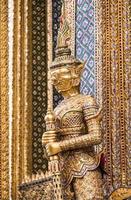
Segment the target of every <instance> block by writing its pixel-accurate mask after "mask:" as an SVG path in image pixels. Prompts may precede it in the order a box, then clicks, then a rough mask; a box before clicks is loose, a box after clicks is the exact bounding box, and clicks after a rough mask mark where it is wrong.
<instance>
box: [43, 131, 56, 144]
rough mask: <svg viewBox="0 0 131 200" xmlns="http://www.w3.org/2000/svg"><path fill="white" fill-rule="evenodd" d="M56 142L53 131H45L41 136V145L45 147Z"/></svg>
mask: <svg viewBox="0 0 131 200" xmlns="http://www.w3.org/2000/svg"><path fill="white" fill-rule="evenodd" d="M53 141H56V132H55V131H47V132H45V133H44V134H43V136H42V144H43V145H44V146H45V145H46V144H48V143H51V142H53Z"/></svg>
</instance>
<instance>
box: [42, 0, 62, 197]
mask: <svg viewBox="0 0 131 200" xmlns="http://www.w3.org/2000/svg"><path fill="white" fill-rule="evenodd" d="M47 12H48V15H47V52H48V53H47V54H48V74H47V76H48V78H47V81H48V82H47V97H48V102H47V114H46V116H45V123H46V132H48V131H49V134H48V136H47V140H48V142H49V143H50V142H55V141H56V136H57V133H56V127H55V116H54V113H53V87H52V82H51V73H50V66H51V64H52V44H53V43H52V42H53V41H52V31H51V30H52V0H48V1H47ZM49 166H50V169H49V170H51V173H52V174H53V189H54V200H63V192H62V186H61V172H60V167H59V157H58V156H57V155H55V156H50V157H49Z"/></svg>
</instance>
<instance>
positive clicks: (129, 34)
mask: <svg viewBox="0 0 131 200" xmlns="http://www.w3.org/2000/svg"><path fill="white" fill-rule="evenodd" d="M123 2H124V8H123V15H124V16H125V20H124V21H125V23H124V30H125V32H124V58H125V93H126V95H125V97H126V100H127V106H126V113H125V119H126V120H125V122H126V130H127V134H126V158H127V162H126V166H127V183H128V185H131V156H130V152H131V145H130V144H131V133H130V127H131V124H130V122H131V114H130V113H131V95H130V94H131V91H130V88H131V82H130V81H129V80H130V78H131V63H130V58H131V29H130V27H131V3H130V0H124V1H123Z"/></svg>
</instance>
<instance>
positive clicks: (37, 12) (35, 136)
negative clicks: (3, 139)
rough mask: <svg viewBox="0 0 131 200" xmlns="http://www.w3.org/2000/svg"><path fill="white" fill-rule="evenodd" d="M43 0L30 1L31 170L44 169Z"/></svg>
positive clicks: (44, 48) (44, 54)
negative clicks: (42, 140)
mask: <svg viewBox="0 0 131 200" xmlns="http://www.w3.org/2000/svg"><path fill="white" fill-rule="evenodd" d="M45 6H46V5H45V1H44V0H43V1H40V0H38V1H35V0H33V1H32V115H33V117H32V157H33V159H32V162H33V163H32V165H33V166H32V167H33V172H36V171H38V170H45V168H46V164H47V160H46V159H45V158H43V150H42V142H41V139H42V134H43V133H44V132H45V123H44V116H45V113H46V106H47V105H46V104H47V93H46V92H47V74H46V70H47V69H46V34H45V32H46V7H45Z"/></svg>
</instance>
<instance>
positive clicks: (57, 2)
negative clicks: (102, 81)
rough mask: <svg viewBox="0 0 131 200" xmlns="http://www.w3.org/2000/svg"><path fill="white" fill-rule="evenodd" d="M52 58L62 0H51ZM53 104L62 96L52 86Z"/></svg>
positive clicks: (55, 104)
mask: <svg viewBox="0 0 131 200" xmlns="http://www.w3.org/2000/svg"><path fill="white" fill-rule="evenodd" d="M52 6H53V15H52V17H53V19H52V21H53V23H52V24H53V27H52V30H53V59H54V57H55V48H56V45H57V35H58V30H59V27H60V15H61V7H62V0H54V1H53V4H52ZM53 94H54V95H53V104H54V107H56V106H57V104H58V103H59V102H60V101H61V100H62V96H61V95H60V94H59V93H58V92H57V91H56V89H55V88H54V90H53Z"/></svg>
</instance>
